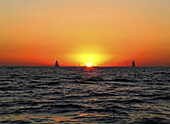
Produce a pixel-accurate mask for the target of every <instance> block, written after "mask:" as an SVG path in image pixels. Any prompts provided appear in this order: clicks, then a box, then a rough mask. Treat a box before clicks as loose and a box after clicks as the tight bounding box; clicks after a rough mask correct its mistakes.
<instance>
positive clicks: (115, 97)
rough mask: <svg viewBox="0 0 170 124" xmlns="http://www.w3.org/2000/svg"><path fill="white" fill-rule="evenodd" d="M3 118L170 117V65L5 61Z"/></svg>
mask: <svg viewBox="0 0 170 124" xmlns="http://www.w3.org/2000/svg"><path fill="white" fill-rule="evenodd" d="M0 123H2V124H3V123H6V124H10V123H12V124H13V123H14V124H29V123H33V124H41V123H42V124H47V123H50V124H55V123H65V124H69V123H73V124H74V123H75V124H81V123H91V124H96V123H101V124H105V123H113V124H114V123H115V124H168V123H170V67H134V68H131V67H107V68H106V67H102V68H80V67H59V68H55V67H0Z"/></svg>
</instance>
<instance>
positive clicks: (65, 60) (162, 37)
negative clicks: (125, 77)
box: [0, 0, 170, 66]
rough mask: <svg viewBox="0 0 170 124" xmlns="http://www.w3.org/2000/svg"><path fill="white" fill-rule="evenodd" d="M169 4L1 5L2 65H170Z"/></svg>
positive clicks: (136, 0)
mask: <svg viewBox="0 0 170 124" xmlns="http://www.w3.org/2000/svg"><path fill="white" fill-rule="evenodd" d="M169 5H170V1H169V0H130V1H128V0H50V1H48V0H15V1H14V0H13V1H12V0H1V1H0V66H4V65H5V66H8V65H22V66H23V65H25V66H53V65H54V63H55V60H56V59H57V60H58V61H59V64H60V65H62V66H80V65H84V64H85V63H87V62H90V63H92V65H94V66H130V65H131V61H132V60H135V61H136V64H137V66H170V8H169Z"/></svg>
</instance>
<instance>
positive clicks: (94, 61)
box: [73, 53, 108, 66]
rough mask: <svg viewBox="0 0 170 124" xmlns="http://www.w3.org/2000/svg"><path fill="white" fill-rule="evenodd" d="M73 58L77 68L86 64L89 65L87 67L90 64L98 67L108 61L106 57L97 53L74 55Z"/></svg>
mask: <svg viewBox="0 0 170 124" xmlns="http://www.w3.org/2000/svg"><path fill="white" fill-rule="evenodd" d="M73 56H74V57H75V61H76V63H78V65H79V66H87V63H89V64H88V65H90V64H91V66H92V65H93V66H99V65H100V64H102V63H103V62H105V61H106V60H107V59H108V57H107V56H104V55H102V54H97V53H95V54H94V53H91V54H90V53H87V54H74V55H73Z"/></svg>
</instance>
